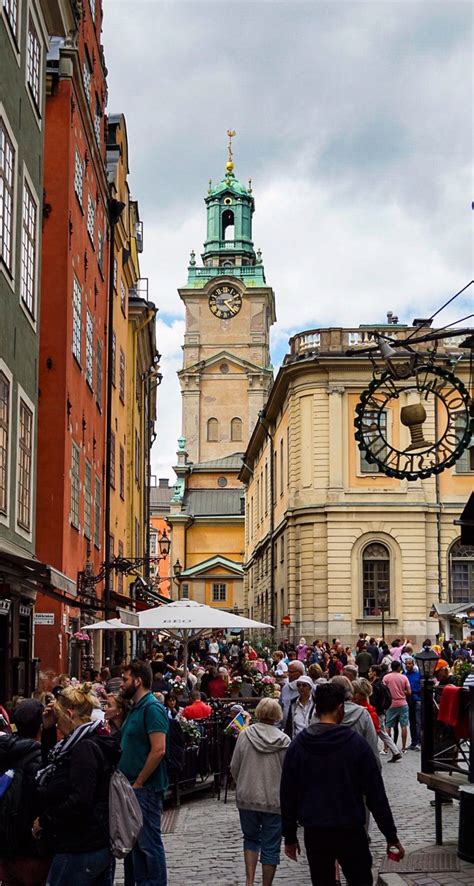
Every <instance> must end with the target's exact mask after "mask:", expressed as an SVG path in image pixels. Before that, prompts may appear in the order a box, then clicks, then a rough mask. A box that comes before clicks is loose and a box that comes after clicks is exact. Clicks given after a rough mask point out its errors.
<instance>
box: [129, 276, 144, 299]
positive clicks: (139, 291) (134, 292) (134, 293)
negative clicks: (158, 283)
mask: <svg viewBox="0 0 474 886" xmlns="http://www.w3.org/2000/svg"><path fill="white" fill-rule="evenodd" d="M128 297H129V298H140V299H142V300H143V301H148V277H140V278H139V279H138V280H137V281H136V283H135V284H134V286H131V287H130V289H129V290H128Z"/></svg>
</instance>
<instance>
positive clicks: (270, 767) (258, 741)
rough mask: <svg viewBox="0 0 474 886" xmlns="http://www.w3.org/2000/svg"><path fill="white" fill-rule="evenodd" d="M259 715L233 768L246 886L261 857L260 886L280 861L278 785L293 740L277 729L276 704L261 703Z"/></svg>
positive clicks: (239, 744)
mask: <svg viewBox="0 0 474 886" xmlns="http://www.w3.org/2000/svg"><path fill="white" fill-rule="evenodd" d="M255 716H256V717H257V720H258V723H255V724H254V725H253V726H249V727H248V728H247V729H244V731H243V732H241V733H240V735H239V737H238V739H237V744H236V746H235V750H234V754H233V756H232V763H231V767H230V769H231V772H232V777H233V778H234V781H235V783H236V803H237V808H238V810H239V815H240V826H241V828H242V833H243V837H244V858H245V874H246V886H253V884H254V882H255V872H256V869H257V863H258V860H259V856H260V862H261V864H262V886H270V884H271V883H273V878H274V876H275V872H276V868H277V865H278V863H279V861H280V846H281V815H280V781H281V772H282V768H283V760H284V758H285V753H286V750H287V748H288V745H289V744H290V739H289V738H288V736H287V735H285V734H284V733H283V732H281V731H280V729H277V727H276V726H275V723H279V722H280V721H281V719H282V717H283V713H282V709H281V707H280V705H279V704H278V702H277V701H274V699H272V698H264V699H262V701H260V702H259V703H258V705H257V708H256V711H255Z"/></svg>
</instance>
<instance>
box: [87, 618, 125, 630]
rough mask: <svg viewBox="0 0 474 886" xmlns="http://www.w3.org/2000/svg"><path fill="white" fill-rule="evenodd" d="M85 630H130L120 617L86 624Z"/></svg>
mask: <svg viewBox="0 0 474 886" xmlns="http://www.w3.org/2000/svg"><path fill="white" fill-rule="evenodd" d="M83 630H84V631H124V630H130V628H125V627H124V625H123V623H122V622H121V621H120V619H119V618H109V619H105V620H104V621H96V622H94V624H92V625H84V627H83Z"/></svg>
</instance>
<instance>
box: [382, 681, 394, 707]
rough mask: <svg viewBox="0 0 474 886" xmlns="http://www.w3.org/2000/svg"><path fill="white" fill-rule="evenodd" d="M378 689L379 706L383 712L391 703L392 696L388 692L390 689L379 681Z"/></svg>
mask: <svg viewBox="0 0 474 886" xmlns="http://www.w3.org/2000/svg"><path fill="white" fill-rule="evenodd" d="M380 690H381V692H380V707H381V708H382V711H383V713H384V714H385V713H386V712H387V711H388V709H389V707H390V706H391V704H392V696H391V694H390V689H389V688H388V686H386V685H385V683H380Z"/></svg>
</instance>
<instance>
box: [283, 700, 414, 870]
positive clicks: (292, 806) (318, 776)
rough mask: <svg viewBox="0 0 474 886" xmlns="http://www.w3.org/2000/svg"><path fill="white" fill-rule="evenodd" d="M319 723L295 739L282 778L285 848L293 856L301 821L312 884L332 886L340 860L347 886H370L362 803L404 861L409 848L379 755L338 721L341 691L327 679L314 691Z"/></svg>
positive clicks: (368, 858)
mask: <svg viewBox="0 0 474 886" xmlns="http://www.w3.org/2000/svg"><path fill="white" fill-rule="evenodd" d="M316 710H317V715H318V720H319V722H318V723H314V724H313V725H311V726H309V727H308V728H307V729H304V730H303V732H300V734H299V735H298V736H297V737H296V738H295V739H294V741H293V742H292V744H291V745H290V747H289V748H288V751H287V753H286V757H285V761H284V764H283V774H282V780H281V791H280V799H281V814H282V831H283V836H284V838H285V853H286V855H287V856H288V857H289V858H291V859H293V860H295V861H296V857H297V853H298V852H299V843H298V839H297V827H298V823H299V824H300V825H302V827H303V828H304V840H305V847H306V854H307V857H308V863H309V867H310V871H311V879H312V883H313V884H317V886H334V883H335V863H336V860H337V861H338V862H339V864H340V865H341V867H342V870H343V873H344V876H345V877H346V880H347V883H348V886H372V882H373V881H372V857H371V855H370V850H369V844H368V839H367V834H366V831H365V806H364V802H365V804H366V805H367V807H368V808H369V810H370V811H371V813H372V815H373V816H374V819H375V821H376V823H377V825H378V827H379V829H380V830H381V832H382V833H383V835H384V837H385V838H386V840H387V850H388V847H389V846H395V847H397V849H398V852H399V857H400V858H403V855H404V849H403V847H402V845H401V843H400V842H399V841H398V838H397V830H396V827H395V823H394V821H393V816H392V812H391V810H390V806H389V804H388V800H387V795H386V793H385V788H384V784H383V781H382V776H381V774H380V770H379V767H378V766H377V763H376V760H375V757H374V753H373V751H372V750H371V748H370V747H369V745H368V744H367V742H366V741H365V739H364V738H362V736H360V735H357V733H356V732H354V730H353V729H348V728H347V727H346V726H341V725H340V724H341V723H342V720H343V717H344V692H343V690H342V689H341V688H340V687H338V686H334V685H331V684H330V683H329V684H327V685H325V686H319V688H318V691H317V693H316Z"/></svg>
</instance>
